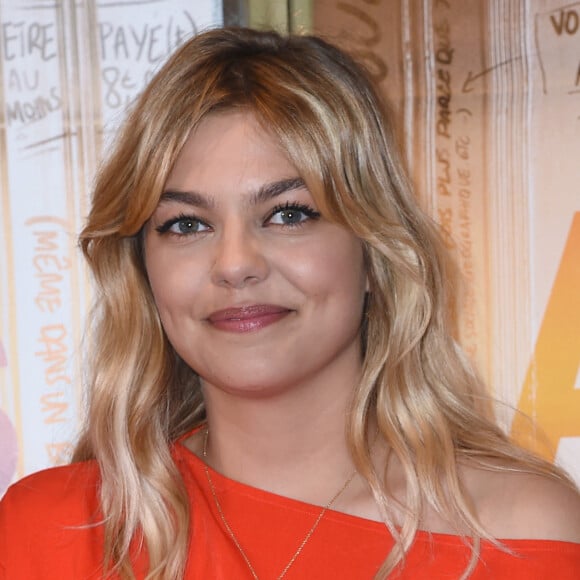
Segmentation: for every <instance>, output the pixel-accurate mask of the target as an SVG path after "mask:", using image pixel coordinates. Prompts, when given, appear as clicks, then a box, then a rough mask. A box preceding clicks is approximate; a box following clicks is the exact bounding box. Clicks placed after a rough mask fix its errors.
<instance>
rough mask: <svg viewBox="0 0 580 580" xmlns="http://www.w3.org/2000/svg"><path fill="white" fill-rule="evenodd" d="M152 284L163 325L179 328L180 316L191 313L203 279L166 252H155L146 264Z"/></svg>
mask: <svg viewBox="0 0 580 580" xmlns="http://www.w3.org/2000/svg"><path fill="white" fill-rule="evenodd" d="M145 266H146V269H147V275H148V277H149V284H150V285H151V290H152V292H153V297H154V299H155V304H156V305H157V310H158V311H159V315H160V316H161V320H162V322H163V325H164V326H165V327H166V330H168V329H167V326H168V325H169V324H176V323H177V322H178V316H179V315H180V314H182V313H184V312H185V311H191V310H192V309H193V307H194V306H195V304H196V296H198V295H199V284H200V281H199V277H198V276H193V275H192V272H197V269H195V268H194V269H192V268H191V267H189V266H188V265H186V264H183V262H182V260H181V259H179V260H175V258H174V257H172V256H171V255H170V254H168V253H166V252H156V251H152V252H151V253H150V255H149V256H148V258H146V260H145Z"/></svg>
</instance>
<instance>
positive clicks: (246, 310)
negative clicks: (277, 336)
mask: <svg viewBox="0 0 580 580" xmlns="http://www.w3.org/2000/svg"><path fill="white" fill-rule="evenodd" d="M290 312H292V311H291V310H289V309H288V308H284V307H282V306H274V305H271V304H256V305H253V306H242V307H240V308H226V309H225V310H218V311H217V312H213V313H212V314H210V315H209V316H208V321H209V322H210V323H211V324H212V326H214V328H217V329H219V330H225V331H228V332H252V331H253V330H260V329H262V328H265V327H266V326H269V325H270V324H274V323H275V322H278V320H281V319H282V318H284V317H285V316H286V315H287V314H290Z"/></svg>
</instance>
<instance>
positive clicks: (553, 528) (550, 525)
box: [466, 467, 580, 544]
mask: <svg viewBox="0 0 580 580" xmlns="http://www.w3.org/2000/svg"><path fill="white" fill-rule="evenodd" d="M466 480H467V481H468V486H467V487H468V490H469V491H470V495H471V496H472V498H473V500H474V505H475V509H476V511H477V512H478V516H479V518H480V521H481V523H482V524H483V525H484V527H485V528H486V529H487V530H488V531H489V532H490V533H491V534H492V535H493V536H494V537H496V538H500V539H530V540H532V539H533V540H558V541H564V542H573V543H578V544H580V493H579V492H578V490H577V489H574V488H573V487H572V486H570V485H569V484H567V483H566V482H565V481H563V480H559V479H557V478H555V477H552V476H548V475H540V474H533V473H527V472H523V471H517V470H514V469H510V468H508V467H505V468H501V469H499V470H498V471H495V470H494V471H488V470H484V469H471V470H469V471H468V475H467V477H466Z"/></svg>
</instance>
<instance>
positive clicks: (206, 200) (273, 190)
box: [159, 177, 306, 209]
mask: <svg viewBox="0 0 580 580" xmlns="http://www.w3.org/2000/svg"><path fill="white" fill-rule="evenodd" d="M303 187H304V188H305V187H306V184H305V183H304V180H303V179H302V178H301V177H291V178H288V179H280V180H278V181H272V182H271V183H265V184H264V185H262V186H261V187H260V188H259V189H258V191H256V192H255V193H253V194H252V195H251V196H250V197H249V204H250V205H259V204H260V203H264V202H266V201H268V200H269V199H272V198H274V197H278V196H279V195H282V194H283V193H287V192H288V191H294V190H295V189H301V188H303ZM166 201H175V202H178V203H184V204H186V205H192V206H195V207H200V208H202V209H213V208H215V206H216V203H215V200H214V198H213V197H211V196H208V195H204V194H203V193H199V192H197V191H179V190H171V189H170V190H167V191H164V192H163V193H162V194H161V198H160V199H159V203H163V202H166Z"/></svg>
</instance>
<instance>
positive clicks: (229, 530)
mask: <svg viewBox="0 0 580 580" xmlns="http://www.w3.org/2000/svg"><path fill="white" fill-rule="evenodd" d="M208 437H209V429H206V430H205V436H204V440H203V458H204V459H207V439H208ZM204 468H205V475H206V477H207V482H208V484H209V488H210V490H211V494H212V496H213V500H214V502H215V507H216V508H217V511H218V513H219V515H220V518H221V520H222V523H223V524H224V527H225V528H226V530H227V531H228V534H229V535H230V538H231V539H232V542H233V543H234V544H235V546H236V548H237V549H238V552H239V553H240V554H241V555H242V558H243V559H244V561H245V562H246V565H247V566H248V569H249V570H250V573H251V574H252V577H253V578H254V580H260V579H259V578H258V575H257V574H256V571H255V570H254V567H253V566H252V563H251V562H250V559H249V558H248V556H247V555H246V552H245V551H244V549H243V548H242V546H241V544H240V542H239V541H238V538H237V537H236V534H234V531H233V530H232V528H231V526H230V524H229V523H228V520H227V519H226V516H225V514H224V511H223V509H222V505H221V503H220V501H219V499H218V497H217V494H216V491H215V487H214V485H213V481H212V479H211V475H210V474H209V469H208V466H207V465H204ZM355 475H356V470H355V471H353V472H352V473H351V474H350V475H349V477H348V479H347V480H346V481H345V482H344V484H343V486H342V487H341V488H340V489H339V490H338V491H337V492H336V493H335V494H334V495H333V496H332V498H331V499H330V501H329V502H328V503H327V504H326V505H325V506H324V507H323V508H322V510H321V511H320V513H319V514H318V517H317V518H316V520H315V522H314V524H313V526H312V527H311V528H310V529H309V530H308V533H307V534H306V535H305V536H304V539H303V540H302V542H300V545H299V546H298V549H297V550H296V552H294V554H293V555H292V558H290V561H289V562H288V564H286V567H285V568H284V570H282V572H281V573H280V575H279V576H278V578H277V580H280V579H281V578H284V576H286V572H288V570H289V569H290V566H292V564H294V562H295V561H296V558H298V556H300V554H301V552H302V550H303V549H304V546H306V544H307V543H308V540H310V538H311V537H312V534H313V533H314V531H315V530H316V528H317V527H318V524H319V523H320V520H322V518H323V517H324V514H325V513H326V512H327V511H328V510H329V509H330V508H331V507H332V505H333V504H334V502H335V501H336V500H337V499H338V498H339V496H340V495H341V494H342V492H343V491H344V490H345V489H346V488H347V487H348V486H349V484H350V482H351V481H352V480H353V479H354V476H355Z"/></svg>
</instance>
